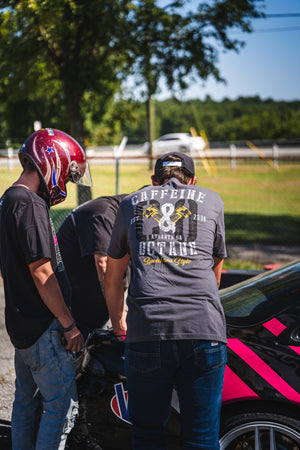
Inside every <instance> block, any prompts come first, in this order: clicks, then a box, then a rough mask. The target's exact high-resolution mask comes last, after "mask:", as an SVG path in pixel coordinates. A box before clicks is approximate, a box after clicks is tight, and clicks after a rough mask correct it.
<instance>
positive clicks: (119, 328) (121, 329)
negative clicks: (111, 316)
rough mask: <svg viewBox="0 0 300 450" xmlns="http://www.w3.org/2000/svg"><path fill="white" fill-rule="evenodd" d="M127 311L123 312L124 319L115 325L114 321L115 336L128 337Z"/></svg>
mask: <svg viewBox="0 0 300 450" xmlns="http://www.w3.org/2000/svg"><path fill="white" fill-rule="evenodd" d="M126 314H127V312H126V311H123V313H122V317H121V319H120V320H118V321H116V322H115V323H114V322H113V321H112V327H113V330H114V335H115V336H117V337H121V336H126V332H127V324H126Z"/></svg>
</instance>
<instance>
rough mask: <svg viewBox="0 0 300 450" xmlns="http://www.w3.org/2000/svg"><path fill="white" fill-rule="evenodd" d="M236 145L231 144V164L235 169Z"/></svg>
mask: <svg viewBox="0 0 300 450" xmlns="http://www.w3.org/2000/svg"><path fill="white" fill-rule="evenodd" d="M235 158H236V146H235V145H234V144H230V166H231V170H234V169H235V167H236V159H235Z"/></svg>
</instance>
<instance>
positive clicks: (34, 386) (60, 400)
mask: <svg viewBox="0 0 300 450" xmlns="http://www.w3.org/2000/svg"><path fill="white" fill-rule="evenodd" d="M19 159H20V161H21V164H22V166H23V172H22V174H21V175H20V177H19V179H18V180H17V181H16V182H15V183H13V185H12V186H11V187H10V188H8V189H7V190H6V192H5V193H4V194H3V196H2V198H1V199H0V268H1V273H2V276H3V280H4V292H5V301H6V310H5V319H6V328H7V332H8V334H9V336H10V339H11V341H12V343H13V345H14V347H15V372H16V391H15V400H14V404H13V411H12V448H13V450H28V449H36V450H38V449H39V450H41V449H43V450H47V449H49V450H55V449H63V448H65V442H66V437H67V434H68V433H69V431H70V430H71V428H72V426H73V424H74V420H75V417H76V414H77V409H78V403H77V392H76V383H75V377H74V376H75V373H74V365H73V357H72V353H71V352H78V351H80V350H81V349H82V348H83V346H84V339H83V336H82V335H81V333H80V331H79V329H78V328H77V326H76V323H75V321H74V319H73V317H72V314H71V312H70V309H69V308H68V302H69V300H70V299H69V290H68V288H69V285H68V282H67V278H66V276H65V272H64V266H63V263H62V259H61V256H60V251H59V247H58V244H57V238H56V234H55V230H54V227H53V224H52V222H51V219H50V216H49V207H50V206H52V205H55V204H57V203H60V202H62V201H63V200H64V199H65V198H66V195H67V193H66V183H67V182H68V181H72V182H75V183H82V177H83V175H84V173H85V172H87V163H86V159H85V154H84V151H83V150H82V148H81V146H80V145H79V144H78V142H76V141H75V140H74V139H73V138H72V137H71V136H69V135H68V134H66V133H64V132H62V131H59V130H54V129H50V128H48V129H44V130H39V131H37V132H35V133H33V134H32V135H31V136H30V137H29V138H28V139H27V140H26V142H25V143H24V145H23V146H22V148H21V150H20V152H19ZM62 337H63V338H64V343H65V346H64V345H63V344H62Z"/></svg>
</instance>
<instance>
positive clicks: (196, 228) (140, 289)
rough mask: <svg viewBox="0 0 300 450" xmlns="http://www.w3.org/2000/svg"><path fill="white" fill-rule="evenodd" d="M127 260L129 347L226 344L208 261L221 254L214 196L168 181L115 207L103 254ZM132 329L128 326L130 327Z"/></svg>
mask: <svg viewBox="0 0 300 450" xmlns="http://www.w3.org/2000/svg"><path fill="white" fill-rule="evenodd" d="M128 246H129V251H130V254H131V261H132V272H131V283H130V287H129V292H128V307H129V312H128V334H127V340H128V342H134V341H141V340H145V337H146V336H147V337H148V340H155V339H185V338H186V339H190V338H197V339H213V340H220V341H223V342H226V334H225V320H224V313H223V309H222V306H221V304H220V299H219V293H218V287H217V283H216V278H215V275H214V272H213V270H212V266H213V256H216V257H220V258H223V257H225V256H226V247H225V230H224V213H223V202H222V200H221V198H220V197H219V195H218V194H216V193H215V192H213V191H210V190H208V189H205V188H202V187H201V188H200V187H198V186H191V185H182V184H180V183H179V181H178V180H177V179H175V178H172V179H171V180H169V181H168V182H167V183H166V184H165V185H163V186H150V187H146V188H144V189H142V190H140V191H137V192H135V193H133V194H131V195H129V196H128V197H127V198H126V199H125V200H123V202H122V203H121V206H120V210H119V213H118V215H117V218H116V222H115V227H114V230H113V234H112V240H111V244H110V248H109V252H108V254H109V255H110V256H111V257H113V258H120V257H122V256H124V254H125V253H126V252H127V250H128ZM131 324H132V326H131Z"/></svg>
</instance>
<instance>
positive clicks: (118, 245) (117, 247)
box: [107, 202, 129, 259]
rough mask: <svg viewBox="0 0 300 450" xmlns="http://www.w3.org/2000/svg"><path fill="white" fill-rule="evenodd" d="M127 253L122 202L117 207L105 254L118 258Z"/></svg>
mask: <svg viewBox="0 0 300 450" xmlns="http://www.w3.org/2000/svg"><path fill="white" fill-rule="evenodd" d="M126 253H129V247H128V238H127V226H126V223H125V219H124V212H123V207H122V202H121V204H120V207H119V209H118V213H117V216H116V220H115V223H114V226H113V229H112V235H111V239H110V244H109V247H108V250H107V254H108V255H109V256H110V257H111V258H115V259H120V258H123V256H125V255H126Z"/></svg>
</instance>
